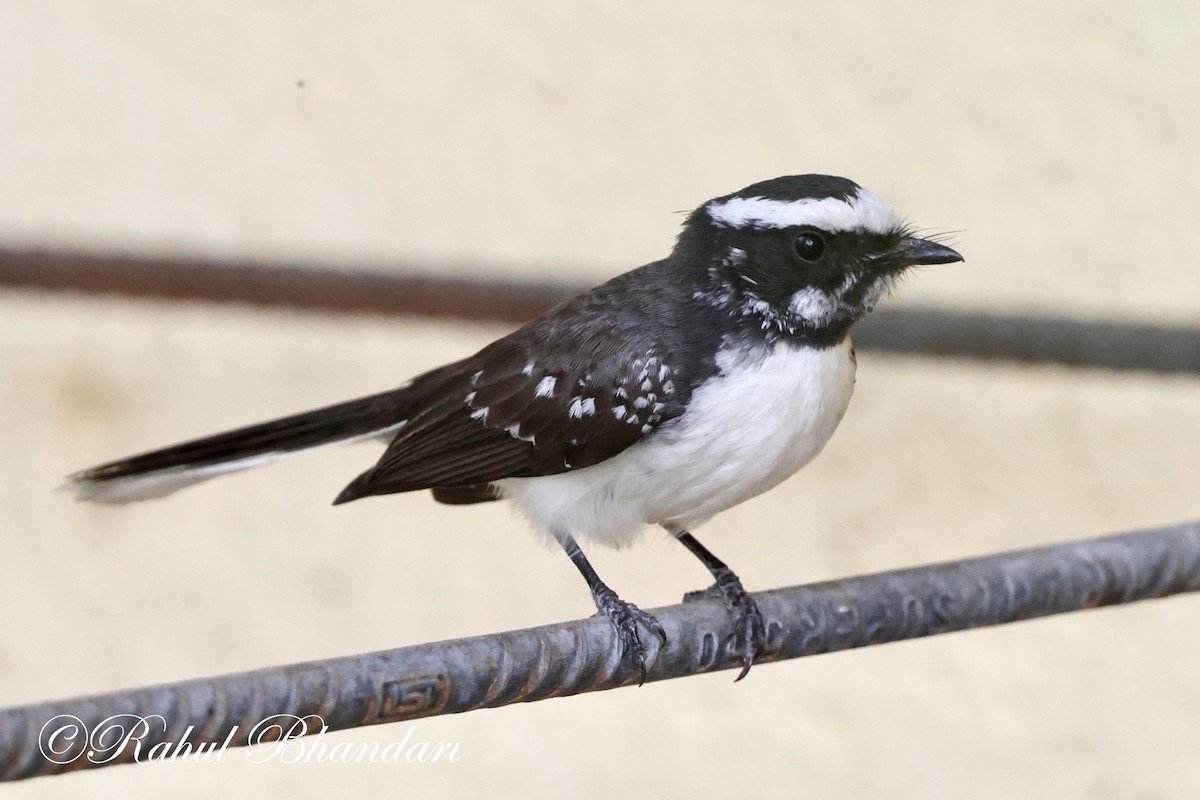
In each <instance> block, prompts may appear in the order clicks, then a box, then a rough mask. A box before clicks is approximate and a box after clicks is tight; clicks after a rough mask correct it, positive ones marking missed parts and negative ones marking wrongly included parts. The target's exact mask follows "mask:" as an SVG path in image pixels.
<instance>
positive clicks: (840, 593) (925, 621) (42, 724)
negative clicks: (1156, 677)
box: [0, 520, 1200, 780]
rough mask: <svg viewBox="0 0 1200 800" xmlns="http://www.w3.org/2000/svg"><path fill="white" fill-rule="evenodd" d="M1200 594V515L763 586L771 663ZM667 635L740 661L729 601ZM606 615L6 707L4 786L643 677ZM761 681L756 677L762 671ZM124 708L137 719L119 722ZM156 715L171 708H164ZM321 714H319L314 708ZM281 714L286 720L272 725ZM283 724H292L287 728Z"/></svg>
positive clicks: (691, 665) (662, 657)
mask: <svg viewBox="0 0 1200 800" xmlns="http://www.w3.org/2000/svg"><path fill="white" fill-rule="evenodd" d="M1197 590H1200V520H1198V521H1195V522H1191V523H1188V524H1183V525H1177V526H1173V527H1165V528H1159V529H1155V530H1148V531H1143V532H1136V533H1126V534H1121V535H1117V536H1108V537H1103V538H1097V539H1086V540H1082V541H1077V542H1070V543H1066V544H1060V545H1055V546H1051V547H1042V548H1037V549H1032V550H1022V551H1017V552H1012V553H1004V554H999V555H991V556H985V557H982V558H973V559H968V560H965V561H957V562H952V563H945V564H935V565H929V566H922V567H915V568H912V569H905V570H899V571H895V572H885V573H879V574H875V575H865V576H860V577H854V578H846V579H844V580H838V581H831V582H827V583H818V584H812V585H809V586H796V587H791V588H786V589H776V590H774V591H768V592H762V593H759V594H756V595H755V599H756V600H757V601H758V604H759V606H760V608H761V609H762V611H763V614H764V615H765V617H766V620H767V623H768V643H767V652H766V653H765V654H764V655H763V657H762V660H763V661H764V662H765V661H781V660H784V659H789V658H798V657H800V656H808V655H815V654H818V653H829V652H834V651H838V650H847V649H850V648H854V647H864V646H868V645H874V644H882V643H884V642H892V641H898V640H901V639H912V638H916V637H921V636H931V635H934V634H939V633H949V632H951V631H960V630H966V629H968V628H978V627H982V626H985V625H999V624H1003V623H1006V622H1014V621H1017V620H1023V619H1031V618H1035V617H1043V616H1047V615H1050V614H1061V613H1065V612H1068V611H1078V610H1081V609H1088V608H1095V607H1098V606H1105V605H1112V604H1117V603H1130V602H1133V601H1136V600H1145V599H1150V598H1157V597H1165V596H1167V595H1172V594H1177V593H1181V592H1194V591H1197ZM654 614H655V615H656V616H657V617H658V619H659V620H660V621H661V622H662V624H663V627H664V628H665V629H666V631H667V636H668V644H667V646H666V647H665V648H664V649H662V650H657V649H654V648H655V646H656V643H655V642H654V641H653V638H652V637H648V638H649V639H650V641H649V646H650V647H651V648H652V649H651V651H650V657H651V659H652V664H651V667H650V670H649V676H648V680H650V681H660V680H667V679H669V678H677V677H681V676H684V675H695V674H698V673H704V672H712V671H715V670H724V669H729V668H732V667H735V666H738V665H739V660H738V657H737V651H736V648H734V647H733V646H732V644H733V643H732V641H731V632H730V624H729V620H728V617H727V615H726V613H725V610H724V608H723V607H722V605H721V603H720V602H719V601H710V600H705V601H700V602H694V603H684V604H681V605H675V606H670V607H667V608H662V609H657V610H655V611H654ZM636 680H637V676H636V675H635V674H634V673H633V672H632V671H631V670H630V669H629V668H628V666H627V665H626V664H623V663H622V662H621V661H620V660H619V658H618V657H617V654H616V652H615V650H614V636H613V632H612V630H611V628H610V626H609V624H608V622H607V621H606V620H604V619H600V618H596V617H593V618H590V619H585V620H578V621H574V622H566V623H561V624H557V625H547V626H544V627H540V628H531V629H528V630H521V631H511V632H507V633H498V634H493V635H490V636H477V637H473V638H468V639H458V640H454V641H447V642H438V643H435V644H424V645H416V646H413V647H402V648H399V649H396V650H387V651H383V652H378V653H370V654H366V655H360V656H349V657H344V658H335V659H330V660H327V661H313V662H308V663H301V664H292V665H288V666H283V667H272V668H268V669H260V670H255V671H252V672H242V673H236V674H231V675H224V676H221V677H216V678H208V679H202V680H191V681H186V682H183V683H176V684H165V685H161V686H152V687H147V688H142V689H133V690H129V691H120V692H112V693H109V694H102V695H95V696H92V697H84V698H78V699H74V700H65V701H60V702H49V703H38V704H34V705H29V706H23V707H16V708H9V709H3V710H0V780H20V779H23V778H30V777H34V776H38V775H52V774H56V773H62V772H68V771H74V770H79V769H88V768H94V767H100V766H108V765H110V764H118V763H128V762H132V761H143V760H147V759H151V758H153V757H154V753H155V750H154V748H155V747H156V746H157V747H158V753H159V757H161V756H162V754H163V752H166V751H165V750H164V748H167V749H169V748H171V747H175V748H176V750H177V751H178V748H180V747H182V744H181V743H183V742H187V743H188V744H189V745H190V746H193V747H201V748H202V747H203V746H204V744H206V743H207V744H209V745H210V746H213V747H215V746H217V745H221V744H223V745H224V746H225V747H239V746H244V745H247V744H249V745H251V746H256V745H257V746H262V745H263V744H265V743H267V742H270V741H271V740H272V739H276V738H279V737H280V736H281V735H282V736H283V738H287V735H289V733H295V732H296V729H295V728H290V729H289V728H288V726H287V725H283V726H282V727H279V720H280V719H283V718H281V717H279V716H278V715H292V716H291V717H287V719H292V720H302V719H303V720H309V721H311V723H312V724H311V725H310V726H309V728H308V731H307V732H308V733H313V732H316V730H318V729H319V728H320V727H321V726H322V725H324V726H327V729H328V730H339V729H345V728H353V727H357V726H363V725H376V724H380V723H386V722H397V721H401V720H412V719H417V718H419V717H427V716H433V715H438V714H456V713H461V712H464V711H473V710H475V709H478V708H492V707H496V706H503V705H507V704H509V703H518V702H528V701H534V700H542V699H545V698H549V697H562V696H565V695H573V694H579V693H581V692H590V691H598V690H602V689H612V688H616V687H619V686H628V685H630V684H632V683H636ZM750 680H753V675H751V677H750ZM121 715H125V716H121ZM155 715H157V716H155ZM310 715H315V717H310ZM272 718H274V723H275V724H276V726H277V727H274V728H272V727H270V723H264V722H263V721H264V720H271V719H272ZM285 729H286V730H287V731H288V732H287V733H285Z"/></svg>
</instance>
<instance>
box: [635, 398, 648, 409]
mask: <svg viewBox="0 0 1200 800" xmlns="http://www.w3.org/2000/svg"><path fill="white" fill-rule="evenodd" d="M649 405H650V401H649V400H647V399H646V398H644V397H639V398H637V399H636V400H634V401H633V407H634V408H646V407H647V406H649Z"/></svg>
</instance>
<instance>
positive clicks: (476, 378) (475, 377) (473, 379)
mask: <svg viewBox="0 0 1200 800" xmlns="http://www.w3.org/2000/svg"><path fill="white" fill-rule="evenodd" d="M482 375H483V370H479V372H476V373H475V374H474V375H472V376H471V385H472V386H474V385H475V384H477V383H479V378H480V377H481V376H482Z"/></svg>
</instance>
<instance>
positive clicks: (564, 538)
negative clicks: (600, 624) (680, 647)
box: [555, 533, 667, 686]
mask: <svg viewBox="0 0 1200 800" xmlns="http://www.w3.org/2000/svg"><path fill="white" fill-rule="evenodd" d="M555 538H556V539H557V540H558V543H559V544H560V545H562V548H563V550H566V551H567V555H568V556H570V558H571V561H572V562H574V564H575V566H576V567H578V568H579V571H580V572H581V573H582V574H583V578H584V580H586V581H587V583H588V588H590V589H591V590H592V600H594V601H595V603H596V608H597V609H599V611H600V613H601V614H603V615H604V616H606V617H608V621H609V623H611V624H612V626H613V630H614V631H616V634H617V646H618V647H619V648H620V649H621V658H622V659H624V658H625V657H626V656H629V657H631V658H632V659H633V662H634V666H635V667H636V668H637V671H638V676H639V678H638V685H639V686H640V685H642V684H643V683H645V682H646V648H645V647H644V646H643V645H642V640H641V637H640V636H639V635H638V629H637V626H638V623H639V622H640V623H641V624H643V625H645V626H646V629H647V630H648V631H650V632H651V633H653V634H654V635H655V636H657V637H658V642H659V646H660V647H666V644H667V632H666V631H664V630H663V626H662V625H661V624H660V623H659V621H658V620H657V619H655V618H654V616H653V615H651V614H647V613H646V612H645V611H642V610H641V609H640V608H638V607H637V606H635V605H634V604H633V603H627V602H625V601H624V600H622V599H621V598H619V597H617V593H616V592H614V591H613V590H612V589H610V588H608V585H607V584H605V583H604V581H602V580H600V576H599V575H597V574H596V570H595V569H593V568H592V565H591V563H590V562H589V561H588V560H587V558H586V557H585V556H584V555H583V551H582V550H580V549H579V545H578V544H577V543H576V542H575V539H574V537H572V536H571V535H570V534H569V533H556V534H555Z"/></svg>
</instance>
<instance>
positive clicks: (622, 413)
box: [612, 406, 625, 420]
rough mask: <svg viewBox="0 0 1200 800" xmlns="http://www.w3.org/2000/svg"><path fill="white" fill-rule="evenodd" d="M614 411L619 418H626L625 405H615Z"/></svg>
mask: <svg viewBox="0 0 1200 800" xmlns="http://www.w3.org/2000/svg"><path fill="white" fill-rule="evenodd" d="M612 412H613V416H614V417H616V418H617V419H618V420H622V419H625V406H613V410H612Z"/></svg>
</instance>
